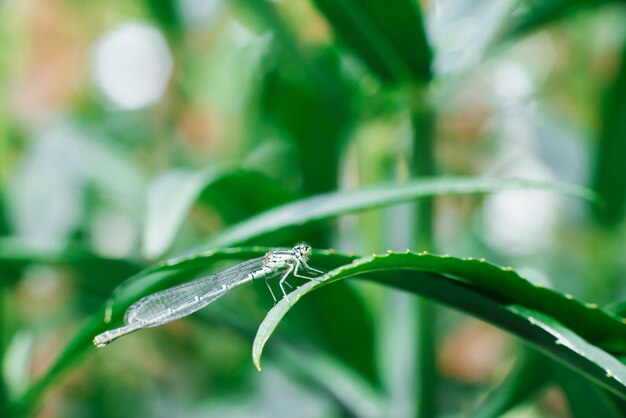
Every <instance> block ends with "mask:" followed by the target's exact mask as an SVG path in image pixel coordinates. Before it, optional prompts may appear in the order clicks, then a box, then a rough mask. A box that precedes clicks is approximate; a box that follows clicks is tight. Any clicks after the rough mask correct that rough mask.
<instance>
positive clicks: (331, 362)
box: [278, 344, 388, 418]
mask: <svg viewBox="0 0 626 418" xmlns="http://www.w3.org/2000/svg"><path fill="white" fill-rule="evenodd" d="M278 356H279V358H280V362H284V363H286V364H287V365H288V366H289V367H290V368H292V369H295V370H296V371H297V372H298V373H299V374H301V375H303V376H305V377H306V378H308V379H309V380H311V381H313V382H314V383H315V384H316V386H317V387H319V388H320V389H322V390H324V391H326V392H328V393H329V395H330V396H332V397H333V398H336V399H337V401H338V402H339V403H340V404H341V405H342V406H343V407H344V408H345V409H347V410H348V411H350V413H351V414H352V415H353V416H355V417H359V418H378V417H382V416H385V411H386V410H388V407H387V405H386V404H387V403H386V400H385V399H384V398H383V396H382V394H381V393H380V391H379V390H377V388H375V387H373V386H372V385H371V384H370V382H368V381H367V380H366V379H364V378H363V377H362V376H359V375H358V374H356V373H355V372H354V371H353V370H351V369H349V368H347V367H346V364H345V363H343V362H341V361H338V360H337V359H334V358H332V357H330V356H329V355H328V354H325V353H324V352H322V351H319V350H314V349H306V350H298V349H295V348H294V347H292V346H290V345H288V344H280V345H279V347H278ZM303 359H304V361H303Z"/></svg>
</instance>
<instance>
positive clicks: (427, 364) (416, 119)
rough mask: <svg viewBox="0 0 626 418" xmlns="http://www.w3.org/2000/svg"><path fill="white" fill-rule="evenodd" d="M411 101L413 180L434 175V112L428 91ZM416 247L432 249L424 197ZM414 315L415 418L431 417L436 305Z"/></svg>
mask: <svg viewBox="0 0 626 418" xmlns="http://www.w3.org/2000/svg"><path fill="white" fill-rule="evenodd" d="M412 93H413V98H412V99H413V100H412V102H411V109H410V111H411V127H412V133H413V166H412V169H413V170H412V171H413V175H414V176H415V177H432V176H434V175H435V172H436V168H435V165H436V164H435V155H434V141H435V136H434V127H435V113H434V111H433V109H432V108H431V107H430V105H429V103H428V98H427V90H426V89H424V88H421V89H418V90H414V91H412ZM416 228H417V231H416V244H417V247H418V248H419V249H420V250H422V251H424V250H428V251H433V250H434V208H433V199H432V198H425V199H420V200H419V201H418V202H417V215H416ZM416 314H417V321H416V322H417V327H418V328H417V329H418V330H417V337H418V341H417V362H416V367H417V370H416V373H415V377H416V385H417V391H418V394H417V408H416V416H417V417H420V418H430V417H434V416H435V415H436V411H437V407H436V394H437V387H438V383H437V381H438V380H439V379H438V373H437V369H436V363H437V361H436V360H437V359H436V339H437V335H436V326H435V324H436V318H437V312H436V310H435V305H434V304H433V303H432V302H430V301H429V300H425V299H419V300H418V301H417V306H416Z"/></svg>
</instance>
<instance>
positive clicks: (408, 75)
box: [313, 0, 432, 83]
mask: <svg viewBox="0 0 626 418" xmlns="http://www.w3.org/2000/svg"><path fill="white" fill-rule="evenodd" d="M313 4H315V6H316V7H317V8H318V9H319V11H320V12H321V13H322V14H323V15H324V16H325V17H326V19H327V20H328V22H329V23H330V25H331V26H332V28H333V30H334V31H335V33H336V34H337V36H338V37H339V38H340V39H341V40H342V41H344V42H345V44H346V45H347V46H348V47H349V48H350V49H352V50H353V51H354V52H355V53H356V54H357V55H358V56H359V58H361V59H362V60H363V61H364V62H365V63H366V64H367V65H368V66H369V67H370V69H371V70H372V71H373V72H374V73H376V74H377V75H378V76H379V77H380V78H382V79H383V80H385V81H389V82H393V83H400V82H407V81H410V82H420V83H425V82H428V81H429V80H430V78H431V77H432V74H431V68H430V67H431V61H432V53H431V50H430V46H429V45H428V41H427V39H426V32H425V30H424V22H423V20H422V14H421V11H420V8H419V4H418V2H415V1H410V0H392V1H383V0H338V1H334V0H313Z"/></svg>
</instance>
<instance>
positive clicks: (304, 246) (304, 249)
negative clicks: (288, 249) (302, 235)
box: [295, 243, 311, 255]
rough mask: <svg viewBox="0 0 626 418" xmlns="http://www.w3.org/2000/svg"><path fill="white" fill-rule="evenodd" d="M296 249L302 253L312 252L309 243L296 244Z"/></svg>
mask: <svg viewBox="0 0 626 418" xmlns="http://www.w3.org/2000/svg"><path fill="white" fill-rule="evenodd" d="M295 249H296V251H299V252H300V253H301V254H305V255H309V254H311V246H310V245H309V244H305V243H300V244H298V245H296V248H295Z"/></svg>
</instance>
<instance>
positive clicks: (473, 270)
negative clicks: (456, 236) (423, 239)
mask: <svg viewBox="0 0 626 418" xmlns="http://www.w3.org/2000/svg"><path fill="white" fill-rule="evenodd" d="M405 270H411V273H408V272H405V273H404V274H400V273H399V272H402V271H405ZM385 272H388V273H387V274H385ZM392 272H393V274H392ZM374 273H375V274H374ZM358 275H366V278H367V279H368V280H372V281H375V282H379V283H382V284H387V285H390V286H394V287H398V288H400V289H404V290H407V291H410V292H413V293H416V294H419V295H422V296H426V297H429V298H432V299H434V300H436V301H439V302H442V303H445V304H447V305H449V306H451V307H454V308H457V309H459V310H461V311H464V312H466V313H469V314H471V315H474V316H477V317H478V318H481V319H483V320H485V321H488V322H490V323H492V324H494V325H496V326H498V327H500V328H502V329H504V330H507V331H509V332H510V333H512V334H514V335H517V336H518V337H520V338H522V339H523V340H524V341H526V342H527V343H529V344H530V345H532V346H534V347H535V348H537V349H539V350H540V351H542V352H543V353H545V354H547V355H549V356H551V357H552V358H554V359H556V360H558V361H560V362H562V363H564V364H566V365H567V366H569V367H571V368H572V369H574V370H576V371H578V372H579V373H582V374H584V375H585V376H587V377H588V378H590V379H592V380H593V381H595V382H596V383H597V384H599V385H602V386H603V387H605V388H607V389H609V390H611V391H613V393H615V394H617V395H619V396H622V397H626V366H624V365H623V364H622V363H620V362H619V361H618V360H617V359H616V358H615V357H613V356H611V355H610V354H608V352H607V351H609V352H613V353H625V352H626V323H624V322H623V321H622V319H621V318H618V317H615V316H613V315H611V314H609V313H607V312H605V311H603V310H600V309H598V307H597V306H596V305H593V304H591V305H588V304H584V303H582V302H580V301H577V300H575V299H574V298H573V297H572V296H570V295H564V294H561V293H558V292H556V291H554V290H550V289H546V288H543V287H538V286H535V285H533V284H532V283H530V282H528V281H527V280H525V279H523V278H521V277H520V276H519V275H517V274H516V273H515V272H514V271H513V270H511V269H510V268H501V267H498V266H495V265H493V264H489V263H487V262H486V261H484V260H474V259H458V258H454V257H449V256H434V255H428V254H425V253H421V254H415V253H410V252H406V253H402V254H401V253H393V252H389V253H388V254H386V255H384V256H378V255H374V256H372V257H368V258H363V259H359V260H356V261H354V262H353V263H352V264H350V265H347V266H343V267H340V268H338V269H335V270H333V271H331V272H329V273H328V274H326V275H325V276H324V280H323V282H321V283H320V282H315V281H312V282H309V283H306V284H304V285H303V286H300V287H299V288H298V289H296V290H295V291H293V292H292V293H291V294H290V295H289V302H290V303H288V302H287V301H286V300H284V299H283V300H281V301H279V302H278V303H277V304H276V305H275V306H274V308H272V310H271V311H270V312H269V313H268V315H267V317H266V318H265V320H264V321H263V323H262V324H261V325H260V327H259V330H258V332H257V336H256V338H255V341H254V345H253V350H252V356H253V361H254V363H255V365H256V366H257V368H260V358H261V353H262V351H263V347H264V345H265V343H266V342H267V340H268V338H269V337H270V335H271V334H272V333H273V331H274V329H275V328H276V327H277V326H278V324H279V322H280V321H281V319H282V317H283V316H284V315H285V314H286V313H287V312H288V311H289V309H291V307H292V306H293V305H294V304H295V303H297V302H298V300H299V299H300V298H301V297H302V296H304V295H305V294H306V293H308V292H310V291H312V290H314V289H316V288H318V287H320V286H322V285H326V284H329V283H332V282H335V281H337V280H341V279H345V278H348V277H352V276H358ZM605 350H606V351H605Z"/></svg>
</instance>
